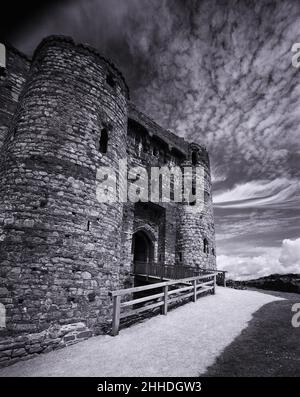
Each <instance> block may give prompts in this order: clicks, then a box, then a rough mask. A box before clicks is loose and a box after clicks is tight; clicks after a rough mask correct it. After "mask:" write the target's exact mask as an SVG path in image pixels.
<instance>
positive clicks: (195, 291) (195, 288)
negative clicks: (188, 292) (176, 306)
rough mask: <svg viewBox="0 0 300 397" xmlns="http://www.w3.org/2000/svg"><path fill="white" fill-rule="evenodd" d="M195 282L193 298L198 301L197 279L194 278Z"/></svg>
mask: <svg viewBox="0 0 300 397" xmlns="http://www.w3.org/2000/svg"><path fill="white" fill-rule="evenodd" d="M193 284H194V296H193V299H194V302H196V300H197V280H194V281H193Z"/></svg>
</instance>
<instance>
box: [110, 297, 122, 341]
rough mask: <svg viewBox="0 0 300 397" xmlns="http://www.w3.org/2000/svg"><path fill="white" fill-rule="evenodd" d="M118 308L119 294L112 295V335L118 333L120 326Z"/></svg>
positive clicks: (119, 304)
mask: <svg viewBox="0 0 300 397" xmlns="http://www.w3.org/2000/svg"><path fill="white" fill-rule="evenodd" d="M120 309H121V296H120V295H116V296H114V303H113V323H112V335H113V336H116V335H118V333H119V327H120Z"/></svg>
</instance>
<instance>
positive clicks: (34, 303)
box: [0, 36, 216, 365]
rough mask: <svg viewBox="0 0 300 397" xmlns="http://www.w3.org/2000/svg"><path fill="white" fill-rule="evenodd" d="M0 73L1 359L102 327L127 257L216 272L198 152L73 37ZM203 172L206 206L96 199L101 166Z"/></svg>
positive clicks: (123, 279) (129, 262) (205, 163)
mask: <svg viewBox="0 0 300 397" xmlns="http://www.w3.org/2000/svg"><path fill="white" fill-rule="evenodd" d="M5 55H6V65H5V67H1V68H0V148H1V149H0V151H1V157H0V283H1V284H0V302H1V310H2V313H5V320H6V321H5V327H3V328H1V330H0V365H6V364H7V363H13V362H15V361H17V360H19V359H24V358H28V357H33V356H34V355H36V354H38V353H41V352H46V351H49V350H52V349H55V348H59V347H62V346H65V345H67V344H70V343H75V342H77V341H79V340H82V339H85V338H87V337H89V336H91V335H93V334H99V333H102V332H106V330H109V327H110V322H111V317H112V302H111V299H110V297H109V295H108V292H109V291H110V290H114V289H118V288H126V287H127V286H131V285H132V283H133V276H132V275H133V274H134V264H135V262H139V261H141V262H143V261H153V262H158V263H161V264H165V265H173V266H175V265H177V266H180V265H189V266H194V267H196V268H199V267H201V268H212V269H215V267H216V260H215V231H214V221H213V210H212V197H211V180H210V167H209V157H208V153H207V151H206V149H205V148H204V147H202V146H200V145H198V144H195V143H189V142H187V141H185V140H184V139H182V138H179V137H177V136H176V135H174V134H173V133H171V132H170V131H168V130H164V129H163V128H161V127H160V126H159V125H157V124H156V123H155V122H154V121H152V120H151V119H150V118H148V117H147V116H146V115H145V114H142V113H141V112H139V111H138V110H137V109H136V107H135V106H134V105H133V104H132V103H131V102H130V100H129V91H128V87H127V85H126V82H125V80H124V78H123V76H122V75H121V73H120V72H119V71H118V70H117V69H116V67H115V66H114V65H113V64H112V63H111V62H109V61H108V60H106V59H105V58H103V57H102V56H101V55H100V54H99V53H98V52H97V51H96V50H95V49H93V48H91V47H89V46H87V45H82V44H77V43H75V42H74V41H73V40H72V39H71V38H68V37H61V36H51V37H47V38H46V39H44V40H43V41H42V42H41V43H40V45H39V46H38V48H37V49H36V51H35V53H34V55H33V57H32V59H29V58H28V57H26V56H25V55H24V54H22V53H20V52H19V51H17V50H16V49H14V48H13V47H11V46H8V45H7V46H6V54H5ZM120 159H127V162H128V166H129V167H133V166H138V165H139V166H144V167H151V166H157V167H160V166H163V165H165V166H168V167H170V166H172V165H178V166H180V167H185V166H190V167H195V166H197V165H201V166H202V167H203V168H204V176H205V178H204V186H203V189H204V206H203V208H202V210H201V211H200V210H198V209H197V206H193V203H192V202H183V203H174V202H171V203H160V204H159V205H158V204H157V203H151V202H147V203H140V202H138V203H130V202H128V203H99V202H98V201H97V199H96V172H97V168H98V167H100V166H107V167H111V168H112V169H115V170H117V167H118V162H119V160H120Z"/></svg>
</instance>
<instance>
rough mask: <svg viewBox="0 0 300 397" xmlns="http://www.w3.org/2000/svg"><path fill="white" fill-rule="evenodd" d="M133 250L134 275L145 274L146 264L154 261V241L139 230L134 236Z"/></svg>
mask: <svg viewBox="0 0 300 397" xmlns="http://www.w3.org/2000/svg"><path fill="white" fill-rule="evenodd" d="M132 248H133V264H134V273H143V268H144V267H145V266H146V264H147V263H151V262H153V260H154V244H153V241H152V240H151V238H150V237H149V235H148V233H146V232H145V231H144V230H138V231H136V232H135V233H134V234H133V238H132Z"/></svg>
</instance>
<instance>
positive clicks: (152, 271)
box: [134, 262, 227, 287]
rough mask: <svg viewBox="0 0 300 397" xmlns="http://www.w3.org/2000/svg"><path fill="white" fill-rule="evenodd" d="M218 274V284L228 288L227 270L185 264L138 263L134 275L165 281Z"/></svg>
mask: <svg viewBox="0 0 300 397" xmlns="http://www.w3.org/2000/svg"><path fill="white" fill-rule="evenodd" d="M211 273H218V275H217V283H218V285H223V286H224V287H226V273H227V271H225V270H217V269H207V268H202V267H198V268H197V267H194V266H188V265H184V264H180V265H179V264H175V265H165V264H163V263H155V262H136V263H135V271H134V274H139V275H144V276H146V278H147V279H148V277H156V278H160V279H161V280H163V279H173V280H176V279H182V278H187V277H193V276H200V275H205V274H211Z"/></svg>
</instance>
